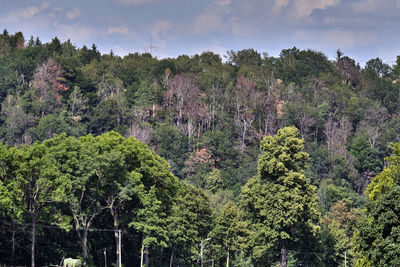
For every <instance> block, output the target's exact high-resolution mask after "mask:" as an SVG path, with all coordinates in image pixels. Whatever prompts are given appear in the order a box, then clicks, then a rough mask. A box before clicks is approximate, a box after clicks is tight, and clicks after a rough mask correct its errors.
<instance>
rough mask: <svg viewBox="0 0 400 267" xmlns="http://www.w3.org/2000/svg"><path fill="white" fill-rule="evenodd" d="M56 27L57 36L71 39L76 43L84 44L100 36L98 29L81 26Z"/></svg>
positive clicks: (61, 25) (63, 25)
mask: <svg viewBox="0 0 400 267" xmlns="http://www.w3.org/2000/svg"><path fill="white" fill-rule="evenodd" d="M55 27H56V31H57V32H56V33H55V34H56V35H57V36H59V37H60V38H61V39H71V40H73V41H74V42H84V41H87V40H89V39H90V38H92V37H93V36H96V35H97V34H98V29H97V28H95V27H90V26H85V25H79V24H60V25H55Z"/></svg>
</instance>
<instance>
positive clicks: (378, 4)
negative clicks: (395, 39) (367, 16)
mask: <svg viewBox="0 0 400 267" xmlns="http://www.w3.org/2000/svg"><path fill="white" fill-rule="evenodd" d="M352 8H353V10H354V12H356V13H374V14H375V13H376V12H377V11H379V10H389V11H395V9H397V8H400V0H361V1H358V2H355V3H353V4H352ZM395 12H397V11H395Z"/></svg>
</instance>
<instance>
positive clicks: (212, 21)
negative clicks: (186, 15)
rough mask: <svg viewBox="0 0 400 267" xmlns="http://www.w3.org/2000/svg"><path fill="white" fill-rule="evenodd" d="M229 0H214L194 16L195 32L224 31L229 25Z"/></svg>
mask: <svg viewBox="0 0 400 267" xmlns="http://www.w3.org/2000/svg"><path fill="white" fill-rule="evenodd" d="M231 3H232V2H231V0H215V1H213V2H211V3H210V4H208V5H207V6H206V8H205V9H204V10H203V11H202V12H201V13H200V14H198V15H197V16H196V18H195V20H194V26H193V28H194V31H195V32H196V33H201V34H203V33H210V32H225V31H228V30H229V29H230V26H231V23H230V22H231V21H230V20H231V18H230V13H231V11H232V10H231V7H230V6H231Z"/></svg>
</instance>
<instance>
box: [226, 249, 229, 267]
mask: <svg viewBox="0 0 400 267" xmlns="http://www.w3.org/2000/svg"><path fill="white" fill-rule="evenodd" d="M226 267H229V250H228V256H226Z"/></svg>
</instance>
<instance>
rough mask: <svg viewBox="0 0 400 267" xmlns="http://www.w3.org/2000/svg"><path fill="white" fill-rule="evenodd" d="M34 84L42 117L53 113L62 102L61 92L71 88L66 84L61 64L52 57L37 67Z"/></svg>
mask: <svg viewBox="0 0 400 267" xmlns="http://www.w3.org/2000/svg"><path fill="white" fill-rule="evenodd" d="M32 85H33V97H34V100H35V101H36V103H37V109H38V112H39V113H40V116H41V117H43V116H44V115H46V114H50V113H52V112H53V111H54V109H55V108H56V106H57V105H59V104H60V103H61V101H60V98H61V95H60V93H61V92H63V91H66V90H68V89H69V88H68V87H67V86H66V85H65V78H64V76H63V69H62V67H61V65H59V64H58V63H57V62H56V61H55V60H54V59H52V58H50V59H49V60H47V61H46V62H44V63H43V64H42V65H40V66H39V67H38V68H37V69H36V72H35V74H34V75H33V82H32Z"/></svg>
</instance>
